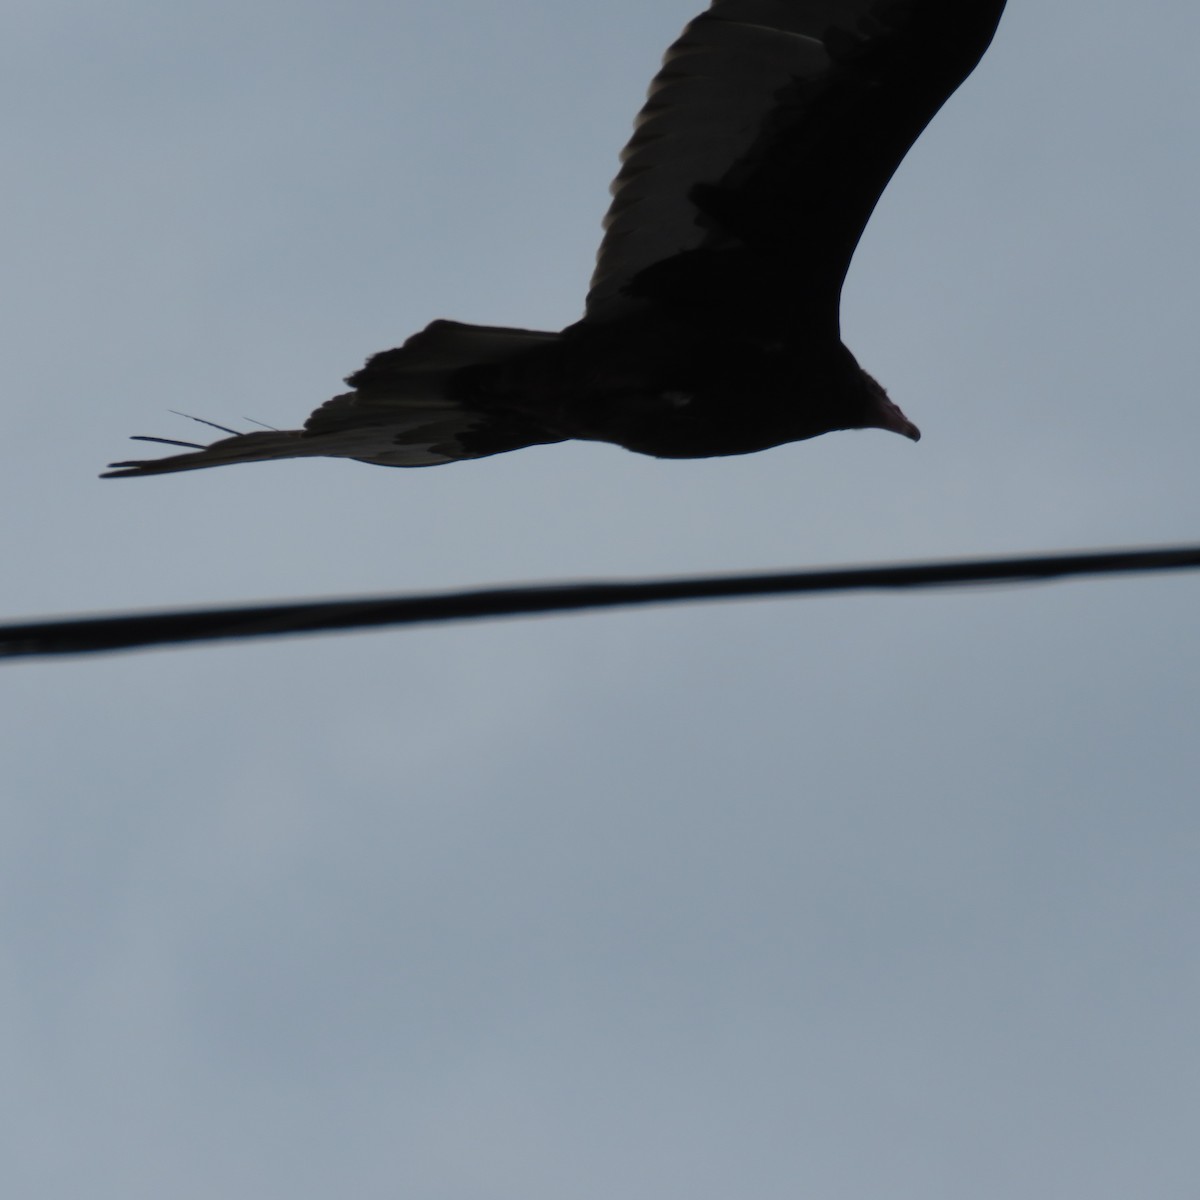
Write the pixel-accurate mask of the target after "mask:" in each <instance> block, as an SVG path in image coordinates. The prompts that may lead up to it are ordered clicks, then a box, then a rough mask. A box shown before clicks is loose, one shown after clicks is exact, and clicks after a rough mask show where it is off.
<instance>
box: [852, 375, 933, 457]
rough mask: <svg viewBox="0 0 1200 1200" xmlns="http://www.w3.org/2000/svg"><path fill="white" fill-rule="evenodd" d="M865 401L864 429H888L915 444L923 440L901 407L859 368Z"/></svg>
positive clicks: (873, 379) (872, 378) (862, 423)
mask: <svg viewBox="0 0 1200 1200" xmlns="http://www.w3.org/2000/svg"><path fill="white" fill-rule="evenodd" d="M859 375H860V383H861V388H862V394H863V399H864V410H865V411H864V414H863V417H864V419H863V420H862V421H861V422H860V428H862V429H888V430H891V432H892V433H898V434H900V435H901V436H903V437H906V438H911V439H912V440H913V441H914V442H919V441H920V440H921V431H920V430H919V429H918V428H917V427H916V426H915V425H914V424H913V423H912V422H911V421H910V420H909V419H908V418H907V417H906V416H905V415H904V413H903V412H901V411H900V406H899V405H898V404H897V403H896V402H895V401H894V400H892V399H891V397H889V396H888V394H887V392H885V391H884V390H883V386H882V385H881V384H880V383H879V381H878V380H876V379H875V378H874V377H873V376H871V375H868V374H867V372H866V371H864V370H863V369H862V368H861V367H859Z"/></svg>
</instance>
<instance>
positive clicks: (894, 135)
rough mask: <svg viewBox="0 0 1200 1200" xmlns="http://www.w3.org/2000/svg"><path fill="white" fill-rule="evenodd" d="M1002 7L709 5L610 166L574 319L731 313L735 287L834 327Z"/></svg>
mask: <svg viewBox="0 0 1200 1200" xmlns="http://www.w3.org/2000/svg"><path fill="white" fill-rule="evenodd" d="M1004 4H1005V0H713V4H712V5H711V7H710V8H709V9H708V11H707V12H705V13H704V14H702V15H701V16H699V17H697V18H696V19H695V20H694V21H692V23H691V24H690V25H688V27H687V28H686V29H685V30H684V32H683V35H682V36H681V37H680V38H679V40H678V41H677V42H676V43H675V44H674V45H673V46H672V47H671V48H670V49H669V50H668V51H667V54H666V57H665V59H664V63H663V68H662V71H661V72H660V73H659V74H658V76H657V77H656V78H655V80H654V82H653V83H652V84H651V87H650V95H649V99H648V100H647V103H646V106H645V107H644V108H643V109H642V112H641V114H640V116H639V117H638V120H637V125H636V128H635V132H634V135H633V139H632V141H630V143H629V145H628V147H627V148H626V150H625V152H624V155H623V156H622V157H623V161H624V166H623V167H622V169H621V172H620V174H619V175H618V176H617V178H616V181H615V182H614V184H613V202H612V207H611V208H610V210H609V213H608V216H607V218H606V220H605V227H606V230H607V232H606V234H605V237H604V240H603V242H602V244H601V247H600V252H599V255H598V259H597V264H596V273H595V275H594V277H593V279H592V288H591V292H590V294H589V296H588V302H587V317H586V318H585V319H586V320H589V321H591V320H607V319H609V318H610V317H613V316H619V315H621V314H622V313H623V312H624V311H627V309H628V307H629V305H630V304H631V302H636V300H637V298H638V297H639V296H640V297H657V298H659V299H660V300H662V299H665V300H666V301H667V302H668V303H669V302H671V301H672V300H678V301H679V302H681V303H687V304H690V305H697V304H703V305H705V306H711V305H712V304H713V303H714V302H717V301H718V300H719V297H718V296H717V295H715V294H709V293H710V292H716V291H717V290H719V291H720V293H721V296H723V297H724V298H725V300H726V303H729V302H731V299H732V298H731V293H736V292H737V291H739V290H741V289H742V288H743V286H745V287H753V288H754V289H756V290H757V291H758V292H759V294H760V302H762V303H763V307H764V308H765V307H770V308H771V309H772V310H773V311H775V312H777V313H779V315H780V316H781V317H788V316H790V315H792V314H795V313H796V312H797V311H799V312H804V313H811V312H812V311H813V310H814V309H822V310H827V309H828V308H829V306H830V305H831V304H832V306H833V314H834V317H835V319H836V306H837V300H838V296H839V294H840V291H841V285H842V280H843V279H844V277H845V274H846V270H847V268H848V267H849V265H850V258H851V256H852V255H853V253H854V248H855V246H856V245H857V244H858V240H859V237H860V236H861V234H862V231H863V227H864V226H865V225H866V223H867V220H868V218H869V217H870V215H871V212H872V210H873V209H874V207H875V204H876V202H877V200H878V199H879V196H880V194H881V193H882V191H883V189H884V187H886V185H887V182H888V180H889V179H890V178H891V177H892V174H893V172H894V171H895V170H896V168H897V166H899V164H900V161H901V159H903V157H904V155H905V154H906V153H907V152H908V149H909V147H910V146H911V145H912V144H913V142H914V141H915V140H916V139H917V137H918V136H919V135H920V133H921V131H922V130H923V129H924V128H925V126H926V125H927V124H928V122H929V121H930V119H931V118H932V117H933V115H934V114H935V113H936V112H937V110H938V109H939V108H940V107H941V106H942V104H943V103H944V102H945V100H946V99H947V98H948V97H949V96H950V94H951V93H952V92H953V91H954V90H955V89H956V88H957V87H958V85H959V84H960V83H961V82H962V81H963V80H964V79H965V78H966V77H967V75H968V74H969V73H970V72H971V70H972V68H973V67H974V66H975V64H976V63H977V62H978V61H979V59H980V57H981V56H982V54H983V52H984V51H985V50H986V49H987V47H988V45H989V43H990V42H991V40H992V35H993V34H994V33H995V30H996V26H997V24H998V22H999V20H1000V16H1001V14H1002V13H1003V11H1004ZM764 289H765V290H766V291H767V292H768V293H770V294H769V295H767V296H762V295H761V293H762V292H763V290H764ZM734 302H736V301H734ZM741 302H742V303H744V302H745V298H744V297H743V298H742V300H741Z"/></svg>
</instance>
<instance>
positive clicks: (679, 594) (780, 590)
mask: <svg viewBox="0 0 1200 1200" xmlns="http://www.w3.org/2000/svg"><path fill="white" fill-rule="evenodd" d="M1197 568H1200V546H1182V547H1164V548H1162V549H1155V550H1145V549H1142V550H1108V551H1092V552H1087V553H1074V554H1054V555H1041V556H1032V557H1025V558H1007V559H966V560H962V561H944V562H936V563H917V564H899V565H889V566H875V567H840V568H835V569H832V570H818V571H811V570H810V571H788V572H782V573H772V574H759V575H725V576H708V577H702V578H695V579H658V580H635V581H626V582H597V583H564V584H544V585H534V586H528V585H524V586H518V587H501V588H487V589H484V590H479V591H470V592H440V593H431V594H429V595H424V596H422V595H417V596H379V597H375V598H357V599H346V600H316V601H305V602H300V603H288V604H255V605H250V606H247V607H243V608H218V609H212V608H202V609H191V610H184V611H181V612H149V613H126V614H121V615H117V616H102V617H73V618H66V619H58V620H53V621H36V622H27V623H23V624H18V625H7V626H0V658H18V657H39V656H48V655H58V654H93V653H97V652H99V651H105V650H133V649H137V648H140V647H146V646H167V645H176V644H179V643H182V642H202V641H218V640H228V639H233V638H256V637H276V636H280V635H284V634H299V633H330V632H333V631H335V630H350V629H369V628H378V627H381V626H389V625H419V624H426V623H430V622H435V621H475V620H485V619H489V618H493V617H519V616H534V615H538V614H542V613H562V612H572V611H577V610H581V609H598V608H627V607H630V606H632V605H638V604H672V603H677V602H680V601H692V600H732V599H738V598H748V597H753V596H792V595H801V594H805V593H812V592H851V591H875V590H890V589H896V588H905V589H919V588H933V587H948V586H962V585H975V584H987V583H1036V582H1044V581H1047V580H1053V579H1066V578H1071V577H1079V576H1084V575H1092V576H1095V575H1118V574H1132V573H1146V572H1163V571H1186V570H1195V569H1197Z"/></svg>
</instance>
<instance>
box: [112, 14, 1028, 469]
mask: <svg viewBox="0 0 1200 1200" xmlns="http://www.w3.org/2000/svg"><path fill="white" fill-rule="evenodd" d="M1004 5H1005V0H713V3H712V4H711V6H710V8H709V9H708V10H707V11H706V12H705V13H703V14H702V15H701V16H699V17H697V18H696V20H694V21H693V22H692V23H691V24H690V25H689V26H688V27H687V28H686V29H685V30H684V32H683V35H682V36H681V38H680V39H679V40H678V41H677V42H676V43H675V44H674V45H673V46H672V47H671V48H670V49H669V50H668V52H667V55H666V58H665V60H664V65H663V69H662V71H661V72H660V73H659V75H658V76H657V77H656V78H655V80H654V82H653V84H652V85H651V89H650V97H649V100H648V101H647V104H646V106H645V108H644V109H643V110H642V113H641V115H640V116H639V118H638V123H637V127H636V129H635V133H634V137H633V139H632V141H631V142H630V144H629V146H628V148H627V149H626V151H625V155H624V166H623V168H622V171H621V173H620V174H619V175H618V177H617V179H616V181H615V183H614V184H613V204H612V208H611V209H610V212H609V215H608V218H607V219H606V222H605V225H606V234H605V237H604V240H603V242H602V244H601V247H600V253H599V255H598V259H597V266H596V273H595V275H594V277H593V280H592V287H591V291H590V292H589V295H588V301H587V308H586V312H585V314H584V316H583V318H582V319H581V320H580V321H578V322H576V323H575V324H574V325H571V326H568V327H567V328H566V329H565V330H563V331H562V332H561V333H557V334H556V333H548V332H538V331H532V330H523V329H506V328H501V327H489V326H474V325H462V324H459V323H456V322H452V321H435V322H434V323H433V324H432V325H430V326H428V327H427V328H426V329H425V330H423V331H422V332H421V333H419V334H416V335H414V336H413V337H411V338H409V340H408V341H407V342H405V344H404V345H403V346H401V347H399V348H398V349H395V350H388V351H384V352H383V353H381V354H377V355H375V356H374V357H373V358H371V359H370V360H369V361H368V363H367V365H366V366H365V367H363V368H362V369H361V370H360V371H358V372H357V373H356V374H354V375H352V376H350V377H349V379H348V380H347V383H349V384H350V386H351V388H352V390H351V391H350V392H348V393H345V394H343V395H340V396H337V397H335V398H334V399H332V400H330V401H328V402H327V403H326V404H324V405H322V406H321V407H320V408H318V409H317V410H316V411H315V412H314V413H313V414H312V416H311V417H310V418H309V419H308V421H307V422H306V423H305V426H304V428H303V429H301V430H287V431H278V432H276V431H264V432H257V433H249V434H235V435H233V436H232V437H228V438H224V439H222V440H220V441H218V442H214V443H213V444H212V445H210V446H207V447H200V446H196V447H194V448H192V450H191V452H189V453H185V454H177V455H174V456H171V457H169V458H163V459H152V460H144V461H137V462H127V463H115V464H113V466H114V467H115V468H116V469H115V470H114V471H113V472H112V473H113V474H117V475H145V474H157V473H160V472H169V471H180V470H190V469H192V468H197V467H205V466H216V465H220V464H222V463H232V462H253V461H261V460H264V459H270V458H293V457H307V456H317V455H329V456H335V457H348V458H356V459H359V460H362V461H366V462H372V463H378V464H380V465H384V466H431V465H435V464H437V463H443V462H451V461H456V460H461V459H470V458H480V457H484V456H486V455H489V454H496V453H501V452H503V451H507V450H513V449H518V448H520V447H522V446H529V445H536V444H539V443H545V442H557V441H563V440H567V439H572V438H576V439H583V440H589V441H604V442H612V443H615V444H617V445H620V446H624V447H626V448H627V449H630V450H635V451H638V452H640V453H643V454H650V455H655V456H657V457H661V458H703V457H711V456H717V455H727V454H744V453H749V452H752V451H756V450H762V449H766V448H767V447H770V446H776V445H780V444H782V443H785V442H791V441H800V440H803V439H805V438H810V437H815V436H817V435H819V434H822V433H827V432H830V431H832V430H836V429H857V428H870V427H875V428H882V429H889V430H892V431H894V432H897V433H901V434H904V435H905V436H907V437H911V438H914V439H915V438H917V437H918V436H919V434H918V432H917V430H916V427H915V426H914V425H912V423H911V422H909V421H908V419H907V418H906V417H905V416H904V414H903V413H901V411H900V410H899V408H897V407H896V405H894V404H893V403H892V402H891V401H890V400H889V399H888V397H887V395H886V393H885V392H884V391H883V389H882V388H881V387H880V386H879V384H877V383H876V382H875V380H874V379H872V378H871V376H870V375H868V374H867V373H866V372H865V371H863V370H862V369H861V368H860V367H859V366H858V364H857V362H856V361H855V359H854V356H853V355H852V354H851V353H850V351H849V350H848V349H847V348H846V347H845V346H844V345H843V344H842V341H841V334H840V323H839V315H838V314H839V306H840V299H841V288H842V281H843V279H844V277H845V274H846V271H847V269H848V267H849V264H850V258H851V256H852V255H853V253H854V249H855V247H856V245H857V244H858V240H859V237H860V236H861V233H862V230H863V227H864V226H865V224H866V222H867V220H868V218H869V217H870V215H871V212H872V210H873V209H874V207H875V203H876V201H877V200H878V198H879V196H880V194H881V193H882V191H883V189H884V187H885V186H886V185H887V182H888V180H889V179H890V178H891V176H892V174H893V172H894V171H895V169H896V167H897V166H898V165H899V163H900V161H901V159H902V158H903V157H904V155H905V153H906V152H907V151H908V149H909V147H910V146H911V145H912V143H913V141H915V139H916V138H917V137H918V136H919V134H920V133H921V131H922V130H923V129H924V128H925V126H926V124H928V122H929V120H930V119H931V118H932V117H933V115H934V113H936V112H937V110H938V109H939V108H940V107H941V105H942V104H943V103H944V101H945V100H946V99H947V98H948V97H949V95H950V94H951V93H952V92H953V91H954V90H955V89H956V88H957V87H958V85H959V84H960V83H961V82H962V80H963V79H965V78H966V76H967V75H968V74H969V73H970V71H971V70H972V69H973V68H974V66H975V64H976V63H977V62H978V61H979V58H980V57H981V56H982V54H983V53H984V51H985V50H986V49H987V46H988V45H989V43H990V42H991V39H992V36H993V34H994V32H995V29H996V26H997V24H998V22H999V20H1000V16H1001V14H1002V12H1003V10H1004ZM145 440H149V441H165V440H166V439H154V438H150V439H145ZM168 444H175V445H184V446H187V445H189V444H188V443H168Z"/></svg>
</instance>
